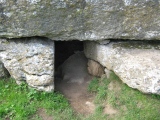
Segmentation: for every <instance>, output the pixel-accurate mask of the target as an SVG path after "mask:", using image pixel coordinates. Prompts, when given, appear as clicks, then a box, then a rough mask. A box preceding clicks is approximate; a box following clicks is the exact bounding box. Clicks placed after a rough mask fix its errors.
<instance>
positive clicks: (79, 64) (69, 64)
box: [59, 52, 90, 84]
mask: <svg viewBox="0 0 160 120" xmlns="http://www.w3.org/2000/svg"><path fill="white" fill-rule="evenodd" d="M87 62H88V60H87V58H86V57H85V55H84V53H83V52H77V53H75V54H73V55H71V56H70V57H69V58H68V59H67V60H66V61H65V62H64V63H63V64H62V65H61V66H60V67H59V72H60V75H61V77H62V79H63V81H64V82H68V83H79V84H81V83H83V82H84V81H85V80H87V78H89V77H90V75H89V74H88V71H87Z"/></svg>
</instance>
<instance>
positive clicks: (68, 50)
mask: <svg viewBox="0 0 160 120" xmlns="http://www.w3.org/2000/svg"><path fill="white" fill-rule="evenodd" d="M76 51H83V42H82V41H77V40H74V41H56V42H55V71H56V70H57V68H58V67H59V66H60V65H61V64H62V63H63V62H64V61H65V60H66V59H68V58H69V57H70V56H71V55H73V54H74V53H75V52H76Z"/></svg>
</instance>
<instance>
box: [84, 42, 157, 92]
mask: <svg viewBox="0 0 160 120" xmlns="http://www.w3.org/2000/svg"><path fill="white" fill-rule="evenodd" d="M84 51H85V54H86V56H87V57H88V58H90V59H94V60H95V61H98V62H99V63H101V64H102V65H103V66H104V67H106V68H107V69H109V70H112V71H114V72H115V74H116V75H117V76H119V78H120V79H121V80H122V81H123V82H124V83H126V84H127V85H128V86H130V87H132V88H136V89H138V90H140V91H142V92H144V93H153V94H160V54H159V53H160V42H135V41H133V42H131V41H130V42H111V43H109V44H107V45H100V44H98V43H96V42H85V50H84Z"/></svg>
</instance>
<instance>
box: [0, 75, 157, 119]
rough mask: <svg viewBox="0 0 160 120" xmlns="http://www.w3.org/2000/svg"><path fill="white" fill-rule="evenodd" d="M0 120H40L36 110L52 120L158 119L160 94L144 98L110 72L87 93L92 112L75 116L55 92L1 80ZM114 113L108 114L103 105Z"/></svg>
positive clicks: (93, 81)
mask: <svg viewBox="0 0 160 120" xmlns="http://www.w3.org/2000/svg"><path fill="white" fill-rule="evenodd" d="M0 86H1V89H0V120H6V119H10V120H28V119H31V120H42V118H41V116H40V115H39V113H38V110H41V109H43V110H45V111H46V112H47V114H48V115H50V116H53V119H54V120H159V118H160V95H146V94H143V93H141V92H139V91H138V90H134V89H132V88H130V87H128V86H127V85H126V84H124V83H122V82H121V80H120V79H119V78H118V77H117V76H116V75H115V74H114V73H111V75H110V78H108V79H106V78H94V79H93V80H92V81H91V83H90V85H89V86H88V90H89V91H90V92H92V93H94V94H95V96H96V97H95V105H96V109H95V112H94V113H93V114H91V115H89V116H83V115H77V114H75V113H74V112H73V110H72V109H71V107H70V105H69V103H68V101H67V99H65V98H64V96H63V95H62V94H60V93H58V92H54V93H46V92H39V91H36V90H34V89H32V88H29V87H28V86H27V85H26V84H25V83H23V84H21V85H20V86H18V85H17V84H16V83H15V80H13V79H9V80H7V79H3V80H0ZM107 105H108V106H110V107H113V108H114V109H115V110H116V111H117V112H116V113H115V114H108V113H107V112H105V110H106V108H107V107H106V106H107Z"/></svg>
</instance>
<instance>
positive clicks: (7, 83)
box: [0, 79, 76, 120]
mask: <svg viewBox="0 0 160 120" xmlns="http://www.w3.org/2000/svg"><path fill="white" fill-rule="evenodd" d="M0 86H1V89H0V119H2V120H5V119H11V120H28V119H34V120H35V119H39V120H40V119H41V118H40V116H39V115H34V114H36V113H37V110H38V109H39V108H43V109H46V110H47V112H48V113H50V115H52V116H54V118H56V119H57V120H58V119H59V120H61V119H63V118H64V119H70V118H76V116H75V117H74V113H73V111H72V109H71V108H70V106H69V103H68V101H67V100H66V99H65V98H64V96H63V95H61V94H60V93H57V92H55V93H46V92H39V91H36V90H34V89H32V88H29V87H28V86H27V85H26V84H25V83H23V84H21V85H20V86H18V85H17V84H16V83H15V80H13V79H9V80H7V79H3V80H0ZM70 120H72V119H70Z"/></svg>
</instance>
